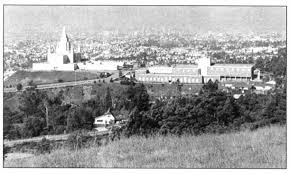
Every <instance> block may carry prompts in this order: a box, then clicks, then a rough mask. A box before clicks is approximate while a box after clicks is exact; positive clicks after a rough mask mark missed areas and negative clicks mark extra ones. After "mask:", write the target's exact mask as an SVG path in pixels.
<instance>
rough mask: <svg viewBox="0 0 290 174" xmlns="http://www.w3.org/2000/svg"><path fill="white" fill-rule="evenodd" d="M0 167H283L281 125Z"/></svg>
mask: <svg viewBox="0 0 290 174" xmlns="http://www.w3.org/2000/svg"><path fill="white" fill-rule="evenodd" d="M4 166H5V167H120V168H124V167H126V168H127V167H128V168H286V127H285V126H283V127H278V126H273V127H265V128H262V129H258V130H257V131H254V132H250V131H244V132H238V133H231V134H222V135H202V136H198V137H195V136H182V137H176V136H167V137H163V136H156V137H150V138H147V139H146V138H140V137H132V138H129V139H126V138H124V139H121V140H120V141H115V142H110V143H109V144H108V145H106V146H102V147H91V148H89V149H82V150H79V151H74V152H69V151H68V150H66V149H60V150H57V151H55V152H52V153H51V154H48V155H40V156H34V157H27V158H23V159H14V160H13V159H10V160H6V161H5V164H4Z"/></svg>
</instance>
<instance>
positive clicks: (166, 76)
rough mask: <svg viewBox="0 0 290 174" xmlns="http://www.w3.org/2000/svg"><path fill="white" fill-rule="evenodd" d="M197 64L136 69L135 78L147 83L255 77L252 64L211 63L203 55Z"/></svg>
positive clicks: (194, 81)
mask: <svg viewBox="0 0 290 174" xmlns="http://www.w3.org/2000/svg"><path fill="white" fill-rule="evenodd" d="M197 63H198V64H197V65H175V66H172V67H168V66H153V67H149V68H148V69H144V68H143V69H139V70H136V71H135V78H136V79H137V80H138V81H140V82H145V83H171V82H176V81H179V82H180V83H191V84H192V83H207V82H208V81H209V80H212V81H216V80H218V81H227V80H235V81H249V80H251V79H252V77H253V65H252V64H211V61H210V58H206V57H203V58H201V59H199V60H198V61H197Z"/></svg>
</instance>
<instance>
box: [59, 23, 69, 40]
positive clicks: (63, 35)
mask: <svg viewBox="0 0 290 174" xmlns="http://www.w3.org/2000/svg"><path fill="white" fill-rule="evenodd" d="M67 39H68V38H67V35H66V32H65V26H63V28H62V34H61V40H64V41H68V40H67Z"/></svg>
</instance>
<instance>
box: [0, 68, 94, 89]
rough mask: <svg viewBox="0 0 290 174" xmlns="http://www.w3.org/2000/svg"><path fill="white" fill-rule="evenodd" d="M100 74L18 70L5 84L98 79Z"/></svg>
mask: <svg viewBox="0 0 290 174" xmlns="http://www.w3.org/2000/svg"><path fill="white" fill-rule="evenodd" d="M98 76H99V75H98V74H97V73H91V72H76V71H33V72H29V71H18V72H16V73H15V74H13V75H12V76H11V77H9V78H8V79H7V80H5V82H4V86H8V87H9V86H10V85H12V86H16V85H17V84H18V83H22V84H26V83H28V82H29V81H30V80H33V82H34V83H35V84H46V83H56V82H58V81H59V80H62V81H64V82H69V81H74V80H75V79H76V80H85V79H96V78H97V77H98Z"/></svg>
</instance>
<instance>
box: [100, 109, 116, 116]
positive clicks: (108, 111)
mask: <svg viewBox="0 0 290 174" xmlns="http://www.w3.org/2000/svg"><path fill="white" fill-rule="evenodd" d="M110 110H111V109H110V108H109V109H108V110H107V112H105V113H104V114H103V115H99V116H96V118H98V117H103V116H112V117H114V115H113V114H112V113H111V112H110ZM114 118H115V117H114Z"/></svg>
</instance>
